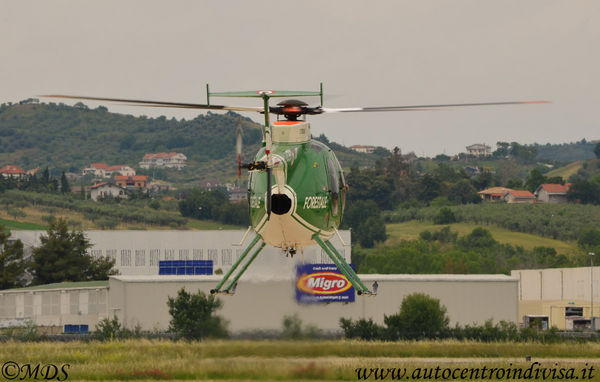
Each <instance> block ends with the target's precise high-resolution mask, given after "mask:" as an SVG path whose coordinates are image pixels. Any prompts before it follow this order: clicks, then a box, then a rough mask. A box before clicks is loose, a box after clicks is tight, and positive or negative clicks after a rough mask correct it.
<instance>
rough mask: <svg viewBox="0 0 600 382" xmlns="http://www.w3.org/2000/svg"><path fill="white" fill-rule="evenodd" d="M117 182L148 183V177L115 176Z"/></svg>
mask: <svg viewBox="0 0 600 382" xmlns="http://www.w3.org/2000/svg"><path fill="white" fill-rule="evenodd" d="M115 180H133V181H136V180H138V181H143V182H146V181H147V180H148V177H147V176H146V175H134V176H123V175H115Z"/></svg>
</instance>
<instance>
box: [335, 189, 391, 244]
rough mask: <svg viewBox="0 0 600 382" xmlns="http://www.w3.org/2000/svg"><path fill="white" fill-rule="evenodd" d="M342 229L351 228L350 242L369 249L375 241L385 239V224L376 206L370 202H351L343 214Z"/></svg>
mask: <svg viewBox="0 0 600 382" xmlns="http://www.w3.org/2000/svg"><path fill="white" fill-rule="evenodd" d="M342 224H343V225H342V227H343V228H352V242H353V243H360V245H362V246H363V247H365V248H371V247H373V245H374V244H375V242H376V241H385V239H386V238H387V235H386V231H385V223H384V222H383V217H382V216H381V212H380V211H379V208H378V207H377V204H376V203H375V202H374V201H372V200H359V201H355V202H352V203H351V204H350V205H349V206H348V208H346V212H345V213H344V220H343V223H342Z"/></svg>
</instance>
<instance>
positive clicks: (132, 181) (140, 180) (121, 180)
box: [115, 175, 148, 190]
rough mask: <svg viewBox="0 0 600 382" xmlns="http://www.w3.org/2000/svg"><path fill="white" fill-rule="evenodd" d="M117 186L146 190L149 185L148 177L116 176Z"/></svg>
mask: <svg viewBox="0 0 600 382" xmlns="http://www.w3.org/2000/svg"><path fill="white" fill-rule="evenodd" d="M115 183H117V186H119V187H122V188H125V189H127V190H144V189H146V187H147V185H148V177H147V176H146V175H135V176H120V175H116V176H115Z"/></svg>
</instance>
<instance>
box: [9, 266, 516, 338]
mask: <svg viewBox="0 0 600 382" xmlns="http://www.w3.org/2000/svg"><path fill="white" fill-rule="evenodd" d="M360 277H361V278H362V280H363V281H364V282H365V283H366V284H367V285H369V286H370V285H371V284H372V283H374V282H375V281H377V283H378V284H379V289H378V294H377V296H375V297H366V296H356V299H355V301H354V302H349V303H329V304H323V303H321V304H310V305H306V304H299V303H298V302H296V299H295V285H294V281H293V280H292V279H289V278H286V277H283V276H281V275H278V274H276V273H272V274H271V276H270V277H260V276H256V275H254V276H252V275H245V276H244V277H242V279H241V280H240V282H239V285H238V288H237V291H236V293H235V295H233V296H222V297H220V299H221V300H222V301H223V309H221V310H219V311H218V314H219V315H220V316H222V317H224V318H225V319H226V320H227V321H228V322H229V329H230V330H231V331H232V332H234V333H236V332H240V331H245V330H258V329H262V330H269V329H271V330H277V329H281V327H282V322H283V318H284V317H285V316H289V315H294V314H296V315H298V317H299V318H300V319H301V320H302V322H304V323H306V324H311V325H315V326H316V327H318V328H320V329H323V330H330V331H340V328H339V319H340V318H341V317H345V318H352V319H361V318H364V319H369V318H372V319H373V320H374V321H375V322H377V323H379V324H382V323H383V317H384V315H386V314H387V315H390V314H394V313H397V312H398V311H399V308H400V304H401V302H402V299H403V298H404V296H406V295H408V294H411V293H416V292H419V293H425V294H428V295H430V296H432V297H435V298H438V299H440V302H441V303H442V304H443V305H444V306H446V308H447V311H448V316H449V317H450V325H451V326H454V325H455V324H460V325H467V324H469V325H472V324H474V323H475V324H483V323H484V322H485V321H486V320H488V319H493V320H494V321H496V322H497V321H500V320H504V321H509V322H516V321H517V311H518V310H517V293H518V285H517V283H518V279H516V278H512V277H508V276H504V275H360ZM219 280H220V277H219V276H158V275H156V276H115V277H111V278H110V281H108V282H106V281H104V282H102V281H101V282H93V283H95V284H90V283H62V284H54V285H46V286H38V287H35V288H25V289H14V290H3V291H0V327H1V326H2V325H9V324H11V323H12V324H14V323H15V321H19V320H20V321H23V320H26V319H30V320H33V321H34V322H35V323H36V324H38V325H41V326H46V327H50V328H54V329H55V331H58V332H60V331H61V330H62V328H63V327H64V325H81V324H85V325H89V328H90V330H93V328H94V326H95V325H96V323H97V322H98V321H99V320H100V319H102V318H105V317H113V316H114V315H116V316H117V317H118V318H119V321H120V322H121V323H123V324H124V326H125V327H129V328H133V327H135V326H136V325H140V326H141V328H142V329H144V330H165V329H166V328H167V327H168V325H169V321H170V316H169V313H168V308H167V299H168V297H174V296H176V295H177V291H178V290H179V289H181V288H185V289H186V290H187V291H188V292H190V293H195V292H196V291H197V290H202V291H204V292H205V293H209V291H210V289H212V288H214V287H215V285H216V284H217V282H218V281H219Z"/></svg>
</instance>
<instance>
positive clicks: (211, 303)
mask: <svg viewBox="0 0 600 382" xmlns="http://www.w3.org/2000/svg"><path fill="white" fill-rule="evenodd" d="M167 305H168V307H169V314H170V315H171V317H172V318H171V323H170V326H169V330H170V331H172V332H173V333H175V335H176V336H177V337H178V338H183V339H186V340H202V339H204V338H207V337H211V338H226V337H228V336H229V334H228V332H227V327H226V322H225V321H224V320H223V318H221V317H218V316H216V315H215V314H214V313H215V311H216V310H218V309H220V308H221V306H222V305H223V303H222V302H221V300H219V299H217V298H215V296H214V295H209V296H207V295H206V294H205V293H204V292H202V291H198V292H197V293H196V294H190V293H188V292H186V291H185V289H184V288H181V289H180V290H179V292H177V297H175V298H173V297H169V300H168V301H167Z"/></svg>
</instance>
